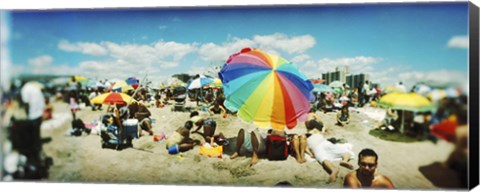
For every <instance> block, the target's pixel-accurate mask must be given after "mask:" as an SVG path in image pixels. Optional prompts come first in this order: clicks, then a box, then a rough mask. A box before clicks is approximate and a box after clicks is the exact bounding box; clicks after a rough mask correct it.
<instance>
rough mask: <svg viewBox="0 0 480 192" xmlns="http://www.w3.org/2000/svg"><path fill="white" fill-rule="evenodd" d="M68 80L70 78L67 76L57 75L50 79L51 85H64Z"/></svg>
mask: <svg viewBox="0 0 480 192" xmlns="http://www.w3.org/2000/svg"><path fill="white" fill-rule="evenodd" d="M68 82H70V78H68V77H57V78H55V79H52V80H50V82H49V83H50V85H51V86H62V87H63V86H65V85H66V84H67V83H68Z"/></svg>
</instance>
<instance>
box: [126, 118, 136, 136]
mask: <svg viewBox="0 0 480 192" xmlns="http://www.w3.org/2000/svg"><path fill="white" fill-rule="evenodd" d="M123 129H124V133H125V138H138V119H127V120H125V121H123Z"/></svg>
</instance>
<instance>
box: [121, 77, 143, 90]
mask: <svg viewBox="0 0 480 192" xmlns="http://www.w3.org/2000/svg"><path fill="white" fill-rule="evenodd" d="M125 82H126V83H127V84H128V85H130V86H132V87H133V89H137V88H138V85H139V84H140V80H138V79H137V78H136V77H129V78H127V80H125Z"/></svg>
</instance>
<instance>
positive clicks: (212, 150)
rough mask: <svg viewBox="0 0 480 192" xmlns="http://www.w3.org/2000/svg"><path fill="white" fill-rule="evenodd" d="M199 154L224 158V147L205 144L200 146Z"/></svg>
mask: <svg viewBox="0 0 480 192" xmlns="http://www.w3.org/2000/svg"><path fill="white" fill-rule="evenodd" d="M199 154H200V155H205V156H207V157H214V158H222V154H223V146H221V145H219V146H211V145H210V144H208V143H205V144H204V145H202V146H200V150H199Z"/></svg>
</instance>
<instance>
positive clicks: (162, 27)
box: [158, 25, 168, 30]
mask: <svg viewBox="0 0 480 192" xmlns="http://www.w3.org/2000/svg"><path fill="white" fill-rule="evenodd" d="M167 28H168V27H167V26H166V25H160V26H158V29H160V30H164V29H167Z"/></svg>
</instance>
